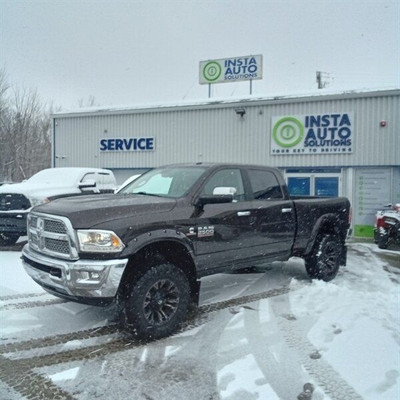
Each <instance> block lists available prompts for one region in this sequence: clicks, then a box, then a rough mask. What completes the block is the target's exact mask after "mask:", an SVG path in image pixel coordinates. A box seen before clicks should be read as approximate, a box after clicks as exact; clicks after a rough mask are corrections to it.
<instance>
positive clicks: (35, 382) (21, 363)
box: [0, 286, 291, 400]
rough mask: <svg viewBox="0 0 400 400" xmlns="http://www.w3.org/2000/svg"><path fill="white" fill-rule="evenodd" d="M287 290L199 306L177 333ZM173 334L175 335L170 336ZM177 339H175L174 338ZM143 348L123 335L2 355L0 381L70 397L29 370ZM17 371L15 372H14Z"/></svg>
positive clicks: (39, 395)
mask: <svg viewBox="0 0 400 400" xmlns="http://www.w3.org/2000/svg"><path fill="white" fill-rule="evenodd" d="M290 290H291V289H290V288H289V287H288V286H285V287H282V288H278V289H272V290H268V291H265V292H262V293H257V294H254V295H248V296H242V297H239V298H233V299H230V300H225V301H221V302H218V303H212V304H207V305H203V306H200V307H199V308H198V311H197V313H196V314H195V315H194V317H193V319H191V320H190V319H189V320H187V321H186V322H185V323H184V324H183V326H182V328H181V329H180V330H179V332H177V334H179V333H182V332H185V331H187V330H190V329H193V328H196V327H199V326H201V325H203V324H205V323H206V322H207V320H208V317H209V315H210V314H211V313H213V312H216V311H220V310H223V309H226V308H229V307H233V306H239V305H244V304H246V303H250V302H254V301H257V300H261V299H266V298H271V297H276V296H280V295H283V294H287V293H288V292H289V291H290ZM117 331H118V327H117V326H116V325H108V326H105V327H102V328H93V329H88V330H85V331H78V332H72V333H69V334H63V335H56V336H50V337H46V338H42V339H35V340H28V341H25V342H18V343H10V344H5V345H0V354H1V353H3V354H4V353H15V352H18V351H24V350H30V349H37V348H43V347H48V346H52V345H57V344H63V343H65V342H68V341H70V340H84V339H86V338H92V337H97V336H103V335H107V334H110V333H115V332H117ZM174 336H176V335H174ZM169 339H170V338H164V339H161V340H160V341H167V340H169ZM178 339H179V338H178ZM140 346H143V347H145V346H146V343H143V342H140V341H138V340H135V339H132V338H131V337H128V336H126V335H121V338H118V339H116V340H113V341H111V342H108V343H106V344H104V343H103V344H99V345H94V346H88V347H84V348H79V349H73V350H68V351H63V352H58V353H54V354H48V355H42V356H33V357H30V358H21V359H17V360H10V359H7V358H6V357H4V356H0V371H1V372H0V380H2V381H3V382H5V383H6V384H7V385H9V386H10V387H12V388H13V389H15V390H17V391H18V392H19V393H20V394H22V395H26V396H27V397H28V398H29V399H33V400H42V399H43V400H44V399H49V398H51V399H66V400H74V399H75V398H74V397H73V396H72V395H71V394H69V393H67V392H65V391H63V390H61V389H60V388H58V387H57V386H56V385H55V384H53V383H52V381H51V380H50V379H48V378H46V377H45V376H43V375H41V374H39V373H36V372H34V371H33V369H36V368H42V367H47V366H53V365H57V364H62V363H67V362H72V361H86V360H91V359H96V358H99V357H104V356H107V355H110V354H113V353H117V352H119V351H123V350H127V349H131V348H138V347H140ZM16 371H18V373H16Z"/></svg>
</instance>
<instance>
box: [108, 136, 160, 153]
mask: <svg viewBox="0 0 400 400" xmlns="http://www.w3.org/2000/svg"><path fill="white" fill-rule="evenodd" d="M149 150H154V138H153V137H135V138H132V137H131V138H112V139H100V151H149Z"/></svg>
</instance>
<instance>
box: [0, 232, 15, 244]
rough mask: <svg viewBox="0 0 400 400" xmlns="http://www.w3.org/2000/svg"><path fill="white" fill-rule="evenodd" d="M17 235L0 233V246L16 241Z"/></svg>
mask: <svg viewBox="0 0 400 400" xmlns="http://www.w3.org/2000/svg"><path fill="white" fill-rule="evenodd" d="M18 239H19V235H15V234H12V233H10V234H5V233H0V246H11V245H13V244H15V243H17V240H18Z"/></svg>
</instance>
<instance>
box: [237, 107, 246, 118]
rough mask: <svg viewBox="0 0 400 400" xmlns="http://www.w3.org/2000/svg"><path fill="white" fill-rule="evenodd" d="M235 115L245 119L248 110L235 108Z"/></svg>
mask: <svg viewBox="0 0 400 400" xmlns="http://www.w3.org/2000/svg"><path fill="white" fill-rule="evenodd" d="M235 113H236V114H237V115H240V117H241V118H243V116H244V115H245V114H246V110H245V109H244V108H243V107H240V108H235Z"/></svg>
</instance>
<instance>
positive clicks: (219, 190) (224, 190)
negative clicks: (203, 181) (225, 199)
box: [213, 186, 237, 197]
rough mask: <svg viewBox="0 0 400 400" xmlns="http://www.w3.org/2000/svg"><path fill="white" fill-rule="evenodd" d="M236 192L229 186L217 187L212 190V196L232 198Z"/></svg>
mask: <svg viewBox="0 0 400 400" xmlns="http://www.w3.org/2000/svg"><path fill="white" fill-rule="evenodd" d="M236 192H237V190H236V188H234V187H230V186H218V187H216V188H214V190H213V195H217V196H221V195H230V196H232V197H233V196H234V195H235V194H236Z"/></svg>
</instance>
